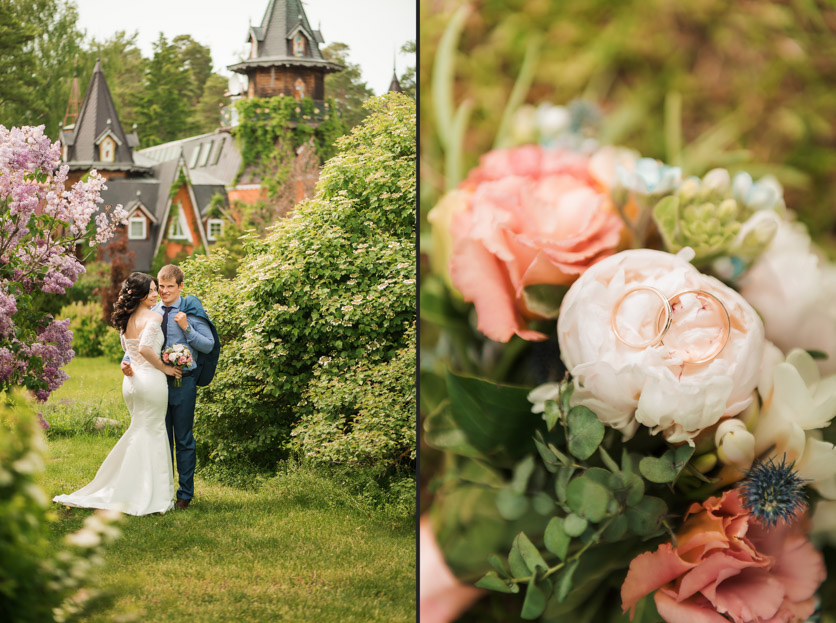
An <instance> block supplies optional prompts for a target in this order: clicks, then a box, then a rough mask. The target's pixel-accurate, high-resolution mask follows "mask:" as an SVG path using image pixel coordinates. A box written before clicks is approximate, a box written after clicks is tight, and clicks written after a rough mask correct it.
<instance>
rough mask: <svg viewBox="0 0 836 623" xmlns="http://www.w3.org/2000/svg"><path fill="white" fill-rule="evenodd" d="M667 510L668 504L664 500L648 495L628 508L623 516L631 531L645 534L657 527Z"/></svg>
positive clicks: (641, 534) (651, 532) (640, 534)
mask: <svg viewBox="0 0 836 623" xmlns="http://www.w3.org/2000/svg"><path fill="white" fill-rule="evenodd" d="M667 512H668V506H667V504H665V502H664V500H661V499H660V498H657V497H653V496H650V495H648V496H645V497H643V498H642V500H641V502H639V503H638V504H636V505H635V506H632V507H630V508H628V509H627V511H626V512H625V516H626V517H627V525H628V526H629V527H630V531H631V532H633V533H634V534H637V535H639V536H647V535H650V534H653V533H654V532H655V531H656V530H658V529H659V526H661V525H662V520H663V519H664V517H665V513H667Z"/></svg>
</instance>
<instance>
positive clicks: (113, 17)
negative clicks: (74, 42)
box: [74, 0, 417, 95]
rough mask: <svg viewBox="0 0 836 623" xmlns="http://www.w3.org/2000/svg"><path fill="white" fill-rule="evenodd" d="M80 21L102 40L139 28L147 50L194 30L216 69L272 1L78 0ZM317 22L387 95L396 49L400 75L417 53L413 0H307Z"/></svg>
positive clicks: (241, 45)
mask: <svg viewBox="0 0 836 623" xmlns="http://www.w3.org/2000/svg"><path fill="white" fill-rule="evenodd" d="M74 1H75V3H76V5H77V6H78V13H79V22H78V24H79V27H80V28H81V29H83V30H86V31H87V34H88V35H89V36H91V37H95V38H97V39H100V40H101V39H105V38H108V37H110V36H111V35H112V34H113V33H114V32H116V31H118V30H124V31H126V32H128V33H129V34H130V33H132V32H134V31H137V32H138V35H139V36H138V38H137V45H138V47H139V49H140V50H141V51H142V54H143V56H146V57H148V56H151V54H152V52H153V44H154V43H155V42H156V41H157V39H158V37H159V34H160V32H163V34H165V36H166V37H167V38H168V39H169V40H170V39H173V38H174V37H175V36H177V35H182V34H189V35H191V36H192V37H193V38H194V39H195V40H196V41H199V42H200V43H202V44H203V45H206V46H208V47H209V48H210V50H211V52H212V61H213V69H214V71H215V72H217V73H219V74H221V75H223V76H229V75H231V72H229V71H227V70H226V66H227V65H231V64H232V63H235V62H237V61H238V60H239V58H240V57H241V56H242V55H244V54H245V53H246V51H247V45H246V41H245V40H246V36H247V29H248V27H249V25H250V23H252V25H254V26H258V25H259V24H261V19H262V17H263V16H264V11H265V9H266V8H267V4H268V1H269V0H236V1H235V2H228V1H227V0H177V1H176V2H171V0H144V1H143V2H141V3H138V4H131V5H126V6H125V7H124V8H122V7H121V6H120V8H119V9H118V10H115V9H114V6H115V5H114V3H113V0H74ZM303 5H304V7H305V13H306V14H307V16H308V21H309V22H310V23H311V26H313V27H314V28H317V27H321V30H322V34H323V36H324V38H325V44H326V45H327V44H329V43H334V42H341V43H345V44H347V45H348V47H349V48H350V50H351V54H350V60H351V62H352V63H356V64H357V65H359V66H360V69H361V71H362V75H363V80H364V81H365V82H366V83H367V84H368V86H369V88H370V89H371V90H372V92H373V93H374V94H376V95H380V94H381V93H385V92H386V90H387V89H388V88H389V81H390V80H391V78H392V62H393V56H395V55H397V69H398V75H399V76H400V75H401V74H402V73H403V72H404V70H405V69H406V68H407V66H414V65H415V55H414V54H403V53H401V52H400V50H401V47H402V46H403V45H404V44H405V43H406V42H407V41H410V40H415V39H416V28H417V22H416V19H417V15H416V4H415V0H350V1H348V0H304V2H303Z"/></svg>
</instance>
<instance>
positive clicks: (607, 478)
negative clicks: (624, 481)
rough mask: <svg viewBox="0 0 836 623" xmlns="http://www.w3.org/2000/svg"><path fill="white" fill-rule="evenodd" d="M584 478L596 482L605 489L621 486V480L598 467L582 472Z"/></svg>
mask: <svg viewBox="0 0 836 623" xmlns="http://www.w3.org/2000/svg"><path fill="white" fill-rule="evenodd" d="M584 477H586V478H589V479H590V480H592V481H594V482H597V483H598V484H599V485H601V486H602V487H604V488H606V489H615V488H616V487H618V486H619V484H621V480H620V479H619V478H618V477H617V476H616V475H615V474H613V473H612V472H610V471H607V470H606V469H602V468H600V467H590V468H589V469H588V470H586V471H585V472H584Z"/></svg>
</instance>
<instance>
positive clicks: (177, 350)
mask: <svg viewBox="0 0 836 623" xmlns="http://www.w3.org/2000/svg"><path fill="white" fill-rule="evenodd" d="M162 358H163V363H164V364H166V365H168V366H173V367H175V368H180V370H184V369H186V368H188V367H189V366H190V365H192V364H193V363H194V360H193V359H192V351H190V350H189V347H188V346H186V345H185V344H174V345H173V346H169V347H168V348H166V349H165V350H164V351H163V354H162ZM182 384H183V379H181V378H175V379H174V387H180V386H181V385H182Z"/></svg>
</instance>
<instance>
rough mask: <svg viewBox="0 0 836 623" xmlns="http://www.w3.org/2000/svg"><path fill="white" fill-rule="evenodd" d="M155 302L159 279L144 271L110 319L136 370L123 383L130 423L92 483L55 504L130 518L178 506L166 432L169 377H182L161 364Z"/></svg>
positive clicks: (133, 277) (126, 287) (127, 286)
mask: <svg viewBox="0 0 836 623" xmlns="http://www.w3.org/2000/svg"><path fill="white" fill-rule="evenodd" d="M156 302H157V280H156V279H154V278H153V277H151V276H150V275H146V274H145V273H138V272H135V273H131V276H130V277H128V279H127V280H126V281H125V283H124V285H123V286H122V292H121V293H120V295H119V300H118V301H117V302H116V303H115V304H114V306H113V307H114V311H113V314H112V316H111V318H110V322H111V324H112V325H113V326H115V327H116V328H118V329H119V331H120V333H121V339H122V348H123V349H124V350H125V351H126V352H127V353H128V355H129V356H130V359H131V367H132V368H133V375H131V376H126V377H125V378H124V380H123V381H122V396H123V397H124V399H125V404H126V405H127V407H128V412H129V413H130V414H131V425H130V426H129V427H128V430H127V431H125V434H124V435H122V438H121V439H119V441H118V442H116V445H115V446H114V447H113V450H111V451H110V454H108V455H107V458H105V460H104V462H103V463H102V466H101V467H100V468H99V471H98V472H97V473H96V477H95V478H93V481H92V482H91V483H90V484H88V485H87V486H85V487H82V488H81V489H79V490H78V491H76V492H74V493H70V494H69V495H57V496H55V497H54V498H53V500H54V501H55V502H58V503H60V504H64V505H66V506H76V507H81V508H107V509H114V510H121V511H122V512H124V513H128V514H130V515H147V514H149V513H164V512H166V511H167V510H169V509H171V508H172V506H173V505H174V477H173V467H172V463H171V449H170V448H169V442H168V434H167V433H166V429H165V414H166V409H167V407H168V383H167V382H166V378H165V377H166V376H175V377H179V376H180V370H179V369H177V368H173V367H171V366H167V365H165V364H163V362H162V361H161V360H160V352H161V351H162V347H163V343H164V337H163V332H162V330H161V328H160V324H161V322H162V317H161V316H160V315H159V314H158V313H157V312H154V311H151V307H153V306H154V305H155V304H156Z"/></svg>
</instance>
